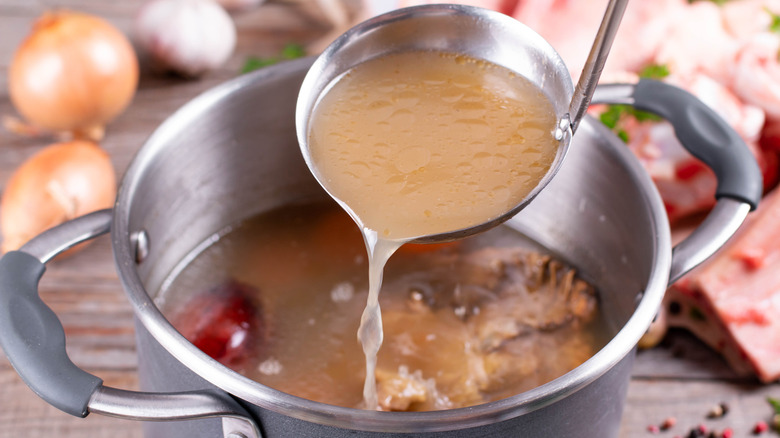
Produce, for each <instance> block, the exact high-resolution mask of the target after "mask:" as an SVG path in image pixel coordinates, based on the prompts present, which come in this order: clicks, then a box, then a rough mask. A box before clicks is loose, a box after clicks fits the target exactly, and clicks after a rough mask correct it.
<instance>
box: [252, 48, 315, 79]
mask: <svg viewBox="0 0 780 438" xmlns="http://www.w3.org/2000/svg"><path fill="white" fill-rule="evenodd" d="M304 56H306V49H305V48H304V47H303V46H301V45H300V44H295V43H290V44H287V45H286V46H284V47H283V48H282V50H281V51H280V52H279V55H277V56H271V57H268V58H260V57H256V56H250V57H249V58H247V59H246V61H245V62H244V66H243V67H241V74H244V73H249V72H251V71H255V70H259V69H261V68H263V67H268V66H269V65H274V64H277V63H279V62H281V61H289V60H291V59H297V58H302V57H304Z"/></svg>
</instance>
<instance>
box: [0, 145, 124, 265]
mask: <svg viewBox="0 0 780 438" xmlns="http://www.w3.org/2000/svg"><path fill="white" fill-rule="evenodd" d="M115 197H116V176H115V173H114V166H113V164H112V163H111V159H110V158H109V156H108V154H107V153H106V152H105V151H104V150H103V149H101V148H100V146H98V145H97V144H95V143H92V142H88V141H83V140H74V141H70V142H66V143H55V144H53V145H50V146H48V147H46V148H44V149H43V150H41V151H39V152H38V153H37V154H35V155H33V156H32V157H30V158H29V159H28V160H27V161H25V162H24V163H22V165H21V166H19V168H18V169H16V171H15V172H14V174H13V175H12V176H11V178H10V179H9V180H8V183H7V184H6V187H5V190H4V192H3V198H2V201H0V227H1V228H2V231H3V244H2V250H3V252H7V251H11V250H15V249H18V248H19V247H20V246H22V245H23V244H24V243H26V242H27V241H28V240H30V239H31V238H33V237H35V236H36V235H38V234H40V233H41V232H42V231H44V230H46V229H48V228H51V227H53V226H55V225H58V224H60V223H62V222H65V221H66V220H69V219H72V218H75V217H77V216H81V215H84V214H87V213H91V212H93V211H96V210H100V209H103V208H109V207H111V206H112V204H113V203H114V198H115Z"/></svg>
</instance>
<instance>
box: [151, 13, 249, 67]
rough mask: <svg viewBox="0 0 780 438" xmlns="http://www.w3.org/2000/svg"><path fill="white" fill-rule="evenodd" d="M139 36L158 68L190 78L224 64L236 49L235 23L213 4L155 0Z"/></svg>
mask: <svg viewBox="0 0 780 438" xmlns="http://www.w3.org/2000/svg"><path fill="white" fill-rule="evenodd" d="M136 36H137V38H138V43H139V44H140V45H141V47H142V48H143V49H144V50H146V51H147V52H148V53H149V54H150V55H151V57H152V60H153V61H154V62H155V63H157V64H158V66H159V67H162V68H163V69H165V70H170V71H174V72H176V73H179V74H182V75H185V76H191V77H195V76H200V75H201V74H203V73H205V72H207V71H209V70H213V69H215V68H217V67H219V66H221V65H222V64H224V63H225V61H227V59H228V58H229V57H230V55H231V54H232V53H233V49H234V48H235V46H236V27H235V25H234V24H233V20H232V19H231V18H230V16H229V15H228V14H227V12H225V10H224V9H222V7H221V6H220V5H219V4H217V3H216V2H215V1H214V0H152V1H151V2H149V3H147V4H146V5H144V7H143V8H142V9H141V11H140V13H139V14H138V17H137V19H136Z"/></svg>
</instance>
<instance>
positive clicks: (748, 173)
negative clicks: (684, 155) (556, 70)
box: [593, 79, 763, 284]
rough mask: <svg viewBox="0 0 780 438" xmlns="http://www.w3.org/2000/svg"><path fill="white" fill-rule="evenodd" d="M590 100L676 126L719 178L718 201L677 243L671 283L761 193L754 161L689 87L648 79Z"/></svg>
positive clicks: (720, 239) (734, 225) (719, 242)
mask: <svg viewBox="0 0 780 438" xmlns="http://www.w3.org/2000/svg"><path fill="white" fill-rule="evenodd" d="M593 103H610V104H625V105H631V106H633V107H634V108H636V109H639V110H643V111H648V112H651V113H653V114H657V115H659V116H661V117H663V118H664V119H666V120H667V121H668V122H669V123H671V124H672V126H673V127H674V132H675V135H676V136H677V138H678V139H679V140H680V143H681V144H682V145H683V147H685V149H686V150H688V151H689V152H690V153H691V154H692V155H693V156H695V157H696V158H698V159H700V160H701V161H703V162H704V163H705V164H706V165H707V166H709V167H710V168H711V169H712V170H713V171H714V172H715V176H716V177H717V179H718V186H717V189H716V194H715V197H716V198H717V199H718V202H717V204H716V205H715V207H714V208H713V209H712V211H711V212H710V213H709V215H707V218H706V219H705V220H704V222H702V223H701V224H700V225H699V226H698V227H697V228H696V230H695V231H694V232H693V233H692V234H691V235H690V236H688V237H687V238H686V239H685V240H683V241H682V242H680V243H679V244H678V245H677V246H675V248H674V250H673V252H672V266H671V271H670V273H669V284H671V283H674V282H675V281H676V280H677V279H679V278H680V277H681V276H682V275H684V274H685V273H686V272H688V271H690V270H691V269H693V268H694V267H696V266H697V265H698V264H700V263H701V262H703V261H704V260H706V259H707V258H709V257H710V256H711V255H712V254H713V253H715V251H717V250H718V248H720V247H721V246H723V244H725V243H726V241H727V240H728V239H729V238H730V237H731V236H732V235H733V234H734V233H735V232H736V231H737V229H738V228H739V226H740V225H741V224H742V222H743V221H744V219H745V217H746V216H747V214H748V212H749V211H750V210H754V209H755V208H756V207H757V206H758V203H759V201H760V200H761V195H762V191H763V183H762V178H761V171H760V169H759V167H758V163H757V162H756V159H755V158H754V157H753V154H752V153H751V152H750V150H749V149H748V147H747V145H746V144H745V142H744V141H743V140H742V138H741V137H740V136H739V134H737V133H736V131H734V129H732V128H731V126H729V125H728V123H726V121H725V120H723V119H722V118H721V117H720V116H718V114H717V113H715V111H713V110H712V109H711V108H710V107H708V106H707V105H705V104H704V103H703V102H702V101H700V100H699V99H697V98H696V97H695V96H693V95H692V94H690V93H688V92H687V91H685V90H683V89H681V88H678V87H675V86H673V85H669V84H666V83H663V82H660V81H655V80H652V79H642V80H640V81H639V83H637V84H611V85H600V86H599V88H598V89H597V90H596V93H595V94H594V96H593Z"/></svg>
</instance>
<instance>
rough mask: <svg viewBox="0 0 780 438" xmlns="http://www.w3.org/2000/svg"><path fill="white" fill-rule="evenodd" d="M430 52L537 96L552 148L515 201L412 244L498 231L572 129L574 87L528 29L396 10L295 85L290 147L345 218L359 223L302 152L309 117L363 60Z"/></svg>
mask: <svg viewBox="0 0 780 438" xmlns="http://www.w3.org/2000/svg"><path fill="white" fill-rule="evenodd" d="M413 51H437V52H444V53H455V54H461V55H468V56H470V57H472V58H475V59H479V60H484V61H488V62H490V63H492V64H496V65H498V66H501V67H504V68H507V69H509V70H510V71H512V72H514V73H516V74H518V75H520V76H523V77H525V78H526V79H528V80H530V81H531V82H532V83H533V84H535V85H536V86H537V87H538V88H539V89H541V90H542V91H543V92H544V94H545V95H546V97H547V98H548V99H549V101H550V102H551V103H552V106H553V108H554V111H555V117H556V120H558V121H559V123H558V126H551V127H550V129H551V131H556V132H555V136H556V139H558V142H559V146H558V151H557V154H556V156H555V159H554V161H553V163H552V165H551V166H550V169H549V170H548V171H547V173H546V174H545V175H544V177H543V178H542V180H541V181H540V183H539V184H538V185H537V186H536V188H534V189H533V190H532V191H531V192H530V193H529V194H528V195H527V196H526V197H525V198H524V199H522V201H521V202H520V203H519V204H518V205H516V206H514V207H513V208H511V209H510V210H508V211H506V212H505V213H504V214H502V215H500V216H497V217H493V218H490V220H488V221H487V222H485V223H481V224H477V225H475V226H472V227H469V228H464V229H459V230H452V231H448V232H445V233H441V234H435V235H428V236H420V237H418V238H417V239H416V241H417V242H437V241H445V240H452V239H456V238H461V237H466V236H469V235H472V234H475V233H478V232H480V231H484V230H486V229H488V228H491V227H493V226H495V225H498V224H500V223H502V222H504V221H506V220H507V219H509V218H510V217H512V216H514V215H515V214H516V213H517V212H518V211H520V210H521V209H522V208H523V207H525V206H526V205H527V204H528V203H529V202H531V200H532V199H533V198H534V197H535V196H536V195H537V194H538V193H539V192H540V191H541V190H542V189H543V188H544V187H545V186H546V185H547V184H548V183H549V182H550V180H551V179H552V177H553V176H554V175H555V173H556V172H557V171H558V169H559V168H560V166H561V164H562V163H563V159H564V156H565V155H566V152H567V150H568V148H569V143H570V141H571V137H572V130H571V126H570V121H569V116H568V112H569V103H570V101H571V100H572V95H573V93H574V86H573V83H572V79H571V75H570V74H569V71H568V70H567V68H566V65H565V64H564V62H563V60H562V59H561V57H560V56H559V55H558V53H557V52H556V51H555V49H553V47H552V46H550V44H549V43H548V42H547V41H546V40H544V38H542V37H541V36H539V35H538V34H537V33H536V32H534V31H533V30H531V29H530V28H529V27H527V26H525V25H523V24H521V23H519V22H518V21H517V20H515V19H513V18H511V17H509V16H507V15H504V14H501V13H499V12H495V11H491V10H487V9H482V8H476V7H470V6H463V5H441V4H438V5H423V6H417V7H411V8H406V9H400V10H396V11H392V12H388V13H386V14H383V15H380V16H377V17H375V18H372V19H370V20H368V21H365V22H363V23H360V24H358V25H357V26H355V27H353V28H352V29H350V30H349V31H347V32H346V33H345V34H343V35H341V36H340V37H339V38H338V39H337V40H336V41H334V42H333V43H332V44H331V45H330V46H329V47H328V48H327V49H325V51H324V52H323V53H322V54H321V55H320V56H319V58H317V60H316V61H315V62H314V64H313V65H312V67H311V69H309V71H308V73H307V75H306V77H305V78H304V81H303V85H302V86H301V90H300V94H299V96H298V103H297V107H296V114H295V122H296V130H297V135H298V142H299V144H300V147H301V151H302V152H303V156H304V159H305V161H306V164H307V165H308V166H309V168H310V169H311V170H312V173H313V174H314V176H315V177H316V178H317V180H318V181H319V182H320V185H322V186H323V188H324V189H325V190H326V191H328V193H329V194H330V195H331V196H333V197H334V198H335V199H336V200H337V201H339V203H340V204H341V206H342V207H344V208H345V209H346V210H347V211H348V212H349V213H350V215H351V216H352V217H353V219H355V220H356V221H358V223H360V218H358V217H357V216H356V214H355V213H354V211H352V210H351V209H350V207H349V205H346V204H345V203H343V202H341V200H339V199H338V196H335V194H334V193H332V192H331V191H330V190H329V187H328V185H327V184H324V183H323V178H322V176H321V175H320V174H319V172H318V170H317V167H316V165H315V163H313V162H312V157H311V153H310V149H309V141H308V134H309V130H310V121H311V115H312V111H313V110H314V108H315V106H316V105H317V103H318V101H319V100H320V98H321V97H322V96H323V95H324V94H326V93H327V91H328V89H329V87H330V86H331V85H332V84H333V82H334V81H337V80H338V79H339V78H340V77H341V76H342V75H344V74H345V73H347V72H348V71H350V70H351V69H352V68H354V67H355V66H357V65H358V64H361V63H363V62H366V61H368V60H371V59H374V58H378V57H382V56H386V55H389V54H394V53H399V52H413Z"/></svg>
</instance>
